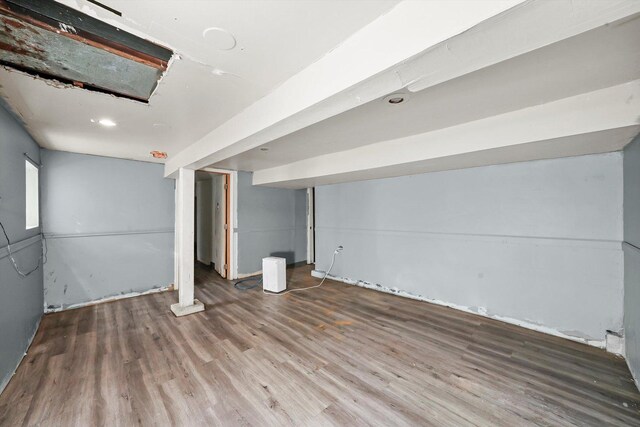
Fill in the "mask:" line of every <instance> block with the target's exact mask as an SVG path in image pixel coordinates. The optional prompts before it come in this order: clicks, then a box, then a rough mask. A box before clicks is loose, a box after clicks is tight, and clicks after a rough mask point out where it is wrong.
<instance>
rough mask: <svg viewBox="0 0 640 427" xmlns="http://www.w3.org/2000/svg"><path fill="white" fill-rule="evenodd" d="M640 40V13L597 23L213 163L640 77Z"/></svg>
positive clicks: (372, 135)
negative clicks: (402, 99) (397, 99)
mask: <svg viewBox="0 0 640 427" xmlns="http://www.w3.org/2000/svg"><path fill="white" fill-rule="evenodd" d="M639 42H640V19H635V20H632V21H629V22H626V23H625V24H624V25H608V26H603V27H599V28H597V29H594V30H591V31H587V32H585V33H582V34H580V35H577V36H575V37H571V38H568V39H565V40H562V41H559V42H557V43H554V44H551V45H548V46H545V47H543V48H540V49H537V50H535V51H533V52H530V53H527V54H525V55H521V56H517V57H515V58H513V59H510V60H507V61H503V62H500V63H498V64H496V65H494V66H491V67H487V68H483V69H481V70H478V71H476V72H473V73H470V74H466V75H463V76H461V77H458V78H455V79H453V80H449V81H447V82H444V83H441V84H439V85H436V86H432V87H430V88H428V89H425V90H421V91H419V92H416V93H411V92H410V91H408V90H406V89H405V90H402V91H399V92H403V93H405V94H406V96H407V99H408V100H407V101H406V102H403V103H402V104H396V105H392V104H389V103H387V102H385V101H384V99H383V98H378V99H375V100H374V101H371V102H369V103H367V104H364V105H362V106H360V107H357V108H354V109H351V110H349V111H346V112H344V113H342V114H339V115H336V116H333V117H331V118H329V119H327V120H324V121H321V122H319V123H316V124H314V125H311V126H309V127H306V128H303V129H301V130H299V131H297V132H294V133H291V134H288V135H286V136H284V137H282V138H279V139H276V140H274V141H271V142H269V143H267V144H263V145H262V146H260V147H257V148H254V149H252V150H248V151H245V152H243V153H241V154H239V155H236V156H233V157H230V158H228V159H225V160H223V161H221V162H218V163H216V164H214V165H213V166H214V167H217V168H227V169H239V170H249V171H255V170H259V169H267V168H273V167H275V166H281V165H285V164H288V163H292V162H297V161H301V160H304V159H308V158H312V157H315V156H320V155H323V154H328V153H334V152H342V151H346V150H349V149H352V148H356V147H362V146H365V145H369V144H374V143H377V142H381V141H387V140H394V139H399V138H403V137H407V136H410V135H416V134H422V133H426V132H430V131H434V130H437V129H443V128H447V127H452V126H455V125H459V124H462V123H466V122H471V121H475V120H480V119H483V118H487V117H491V116H495V115H499V114H504V113H507V112H510V111H515V110H519V109H523V108H527V107H531V106H536V105H542V104H546V103H549V102H552V101H556V100H559V99H563V98H567V97H571V96H574V95H578V94H581V93H585V92H592V91H595V90H598V89H602V88H607V87H610V86H615V85H618V84H620V83H624V82H629V81H631V80H636V79H640V49H639V48H638V46H639ZM639 113H640V112H639ZM442 143H443V144H445V143H446V141H443V142H442ZM264 148H268V151H263V149H264Z"/></svg>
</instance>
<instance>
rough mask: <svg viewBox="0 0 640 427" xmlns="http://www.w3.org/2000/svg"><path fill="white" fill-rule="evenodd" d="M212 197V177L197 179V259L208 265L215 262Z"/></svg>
mask: <svg viewBox="0 0 640 427" xmlns="http://www.w3.org/2000/svg"><path fill="white" fill-rule="evenodd" d="M212 198H213V191H212V189H211V179H210V178H208V179H203V180H198V181H196V206H195V209H196V235H195V239H196V259H197V260H198V261H200V262H201V263H203V264H206V265H209V264H210V263H212V262H214V259H213V221H214V218H213V214H214V210H213V201H212Z"/></svg>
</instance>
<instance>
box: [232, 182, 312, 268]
mask: <svg viewBox="0 0 640 427" xmlns="http://www.w3.org/2000/svg"><path fill="white" fill-rule="evenodd" d="M251 179H252V174H251V173H249V172H238V225H237V228H236V233H237V239H238V274H250V273H255V272H258V271H260V270H262V258H264V257H267V256H270V255H273V256H281V257H283V258H287V263H289V264H291V263H295V262H300V261H304V260H306V259H307V232H306V226H307V225H306V224H307V213H306V212H307V204H306V203H307V202H306V200H307V199H306V197H307V195H306V191H305V190H288V189H283V188H268V187H257V186H253V185H252V184H251Z"/></svg>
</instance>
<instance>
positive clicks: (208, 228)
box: [194, 171, 232, 279]
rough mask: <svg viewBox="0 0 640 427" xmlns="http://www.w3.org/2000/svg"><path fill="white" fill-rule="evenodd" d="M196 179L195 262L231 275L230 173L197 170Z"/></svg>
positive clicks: (222, 274) (225, 277)
mask: <svg viewBox="0 0 640 427" xmlns="http://www.w3.org/2000/svg"><path fill="white" fill-rule="evenodd" d="M195 181H196V182H195V209H194V211H195V223H194V241H195V262H196V263H199V264H201V265H204V266H206V267H208V268H211V269H212V270H215V271H216V272H217V273H218V274H219V275H220V277H222V278H224V279H231V278H232V270H231V235H230V234H231V196H230V194H231V176H230V174H228V173H221V172H209V171H197V172H196V180H195Z"/></svg>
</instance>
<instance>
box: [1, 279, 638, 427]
mask: <svg viewBox="0 0 640 427" xmlns="http://www.w3.org/2000/svg"><path fill="white" fill-rule="evenodd" d="M289 276H290V286H292V287H300V286H307V285H309V284H315V283H317V281H318V279H314V278H311V277H310V275H309V268H308V267H300V268H296V269H294V270H289ZM196 297H197V298H198V299H200V300H201V301H203V302H204V303H205V304H206V307H207V309H206V311H205V312H203V313H198V314H194V315H191V316H187V317H183V318H175V317H174V316H173V315H172V314H171V312H170V310H169V305H170V304H171V303H173V302H175V300H176V298H177V296H176V294H175V293H173V292H165V293H160V294H153V295H147V296H142V297H137V298H131V299H127V300H120V301H117V302H112V303H107V304H100V305H95V306H91V307H85V308H82V309H77V310H71V311H66V312H61V313H56V314H50V315H46V316H45V317H44V319H43V320H42V324H41V326H40V329H39V331H38V333H37V335H36V338H35V340H34V342H33V344H32V346H31V348H30V350H29V352H28V354H27V356H26V357H25V359H24V361H23V362H22V364H21V365H20V367H19V369H18V372H17V373H16V375H15V376H14V377H13V379H12V380H11V382H10V383H9V385H8V387H7V389H6V390H5V391H4V393H3V394H2V396H0V425H2V426H14V425H54V426H58V425H59V426H73V425H77V426H100V425H106V426H117V425H123V426H124V425H127V426H128V425H136V424H141V425H194V426H196V425H254V426H265V425H348V426H356V425H376V426H391V425H427V426H429V425H433V426H448V425H452V426H466V425H478V426H527V425H553V426H564V425H579V426H584V425H593V426H605V425H636V426H637V425H640V410H639V408H640V394H639V393H638V391H637V389H636V388H635V385H634V384H633V382H632V380H631V375H630V374H629V371H628V369H627V367H626V365H625V362H624V360H622V359H621V358H617V357H614V356H612V355H610V354H607V353H606V352H604V351H602V350H598V349H595V348H591V347H588V346H586V345H582V344H578V343H574V342H570V341H567V340H563V339H560V338H555V337H551V336H547V335H544V334H541V333H537V332H532V331H529V330H526V329H522V328H519V327H516V326H512V325H507V324H504V323H501V322H497V321H493V320H489V319H485V318H482V317H479V316H474V315H471V314H466V313H462V312H459V311H456V310H453V309H448V308H445V307H440V306H435V305H431V304H427V303H423V302H419V301H413V300H410V299H404V298H400V297H397V296H393V295H388V294H384V293H379V292H375V291H371V290H367V289H362V288H358V287H354V286H349V285H345V284H341V283H335V282H331V281H327V282H326V283H325V285H323V286H322V287H321V288H317V289H313V290H311V291H305V292H294V293H291V294H288V295H286V296H281V297H275V296H268V295H264V294H263V293H262V292H261V290H260V289H253V290H250V291H245V292H241V291H238V290H236V289H234V288H233V287H232V286H231V284H230V282H227V281H224V280H222V279H220V278H219V277H218V276H217V274H216V273H214V272H209V271H207V270H204V269H198V271H197V290H196Z"/></svg>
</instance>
